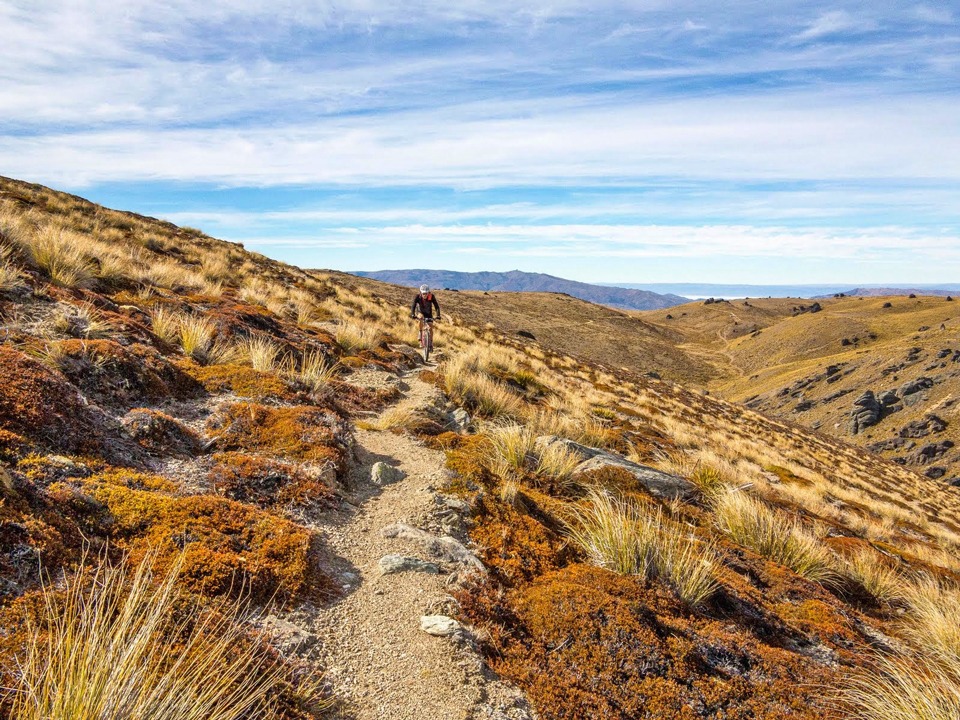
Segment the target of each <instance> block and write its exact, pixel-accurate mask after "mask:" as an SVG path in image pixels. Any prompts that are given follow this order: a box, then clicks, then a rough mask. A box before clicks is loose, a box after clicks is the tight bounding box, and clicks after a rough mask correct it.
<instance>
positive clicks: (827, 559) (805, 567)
mask: <svg viewBox="0 0 960 720" xmlns="http://www.w3.org/2000/svg"><path fill="white" fill-rule="evenodd" d="M713 505H714V513H715V518H716V522H717V525H718V526H719V527H720V529H721V530H723V531H724V532H725V533H726V534H727V535H729V536H730V538H731V539H733V540H734V541H735V542H737V543H739V544H741V545H745V546H746V547H748V548H750V549H752V550H754V551H755V552H757V553H759V554H760V555H763V556H764V557H766V558H768V559H770V560H773V561H774V562H778V563H780V564H781V565H785V566H786V567H788V568H790V569H791V570H793V571H794V572H795V573H797V574H798V575H802V576H803V577H805V578H807V579H809V580H813V581H815V582H819V583H824V584H830V583H833V582H835V581H836V580H837V578H838V573H837V570H836V560H835V559H834V556H833V554H832V553H831V552H830V550H829V549H827V547H826V546H824V545H823V543H821V542H820V540H819V539H818V538H817V537H816V536H814V535H813V534H812V533H810V532H809V531H807V530H806V529H805V528H804V527H803V526H802V525H801V524H800V523H799V522H798V521H797V520H795V519H793V518H790V517H788V516H786V515H784V514H783V513H780V512H778V511H776V510H774V509H773V508H771V507H769V506H768V505H767V504H766V503H764V502H762V501H760V500H757V499H755V498H752V497H750V496H749V495H747V494H746V493H744V492H738V491H730V492H726V493H723V494H721V495H719V496H717V497H716V498H715V499H714V503H713Z"/></svg>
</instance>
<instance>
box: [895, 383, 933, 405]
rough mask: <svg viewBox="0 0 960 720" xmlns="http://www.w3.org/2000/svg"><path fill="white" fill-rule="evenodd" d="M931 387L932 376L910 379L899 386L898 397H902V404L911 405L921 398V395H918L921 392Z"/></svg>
mask: <svg viewBox="0 0 960 720" xmlns="http://www.w3.org/2000/svg"><path fill="white" fill-rule="evenodd" d="M932 387H933V379H932V378H928V377H926V376H924V377H918V378H917V379H916V380H910V381H909V382H906V383H904V384H903V385H901V386H900V397H901V398H903V402H904V404H906V405H913V404H914V403H916V402H918V401H920V400H922V399H923V396H922V395H920V393H921V392H923V391H924V390H927V389H928V388H932Z"/></svg>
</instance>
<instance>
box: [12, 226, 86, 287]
mask: <svg viewBox="0 0 960 720" xmlns="http://www.w3.org/2000/svg"><path fill="white" fill-rule="evenodd" d="M24 237H26V238H28V240H27V245H26V247H25V248H24V249H25V250H26V251H27V252H28V253H29V255H30V259H31V261H32V262H33V264H34V265H35V266H36V267H37V268H38V269H39V270H40V271H41V272H43V273H44V274H45V275H46V276H47V277H48V278H50V282H52V283H54V284H55V285H62V286H64V287H89V286H91V285H92V284H93V281H94V277H95V275H94V274H95V267H94V265H93V263H91V262H90V258H89V257H88V256H87V254H86V252H84V247H83V246H84V244H85V243H84V239H83V237H82V236H80V235H77V234H76V233H72V232H69V231H66V230H63V229H61V228H57V227H54V226H52V225H51V226H47V227H44V228H42V229H40V230H38V231H37V232H36V233H35V234H34V235H32V236H24Z"/></svg>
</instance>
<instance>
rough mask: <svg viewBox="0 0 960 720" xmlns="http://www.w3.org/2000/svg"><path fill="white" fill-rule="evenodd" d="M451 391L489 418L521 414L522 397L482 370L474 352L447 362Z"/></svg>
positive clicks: (447, 383)
mask: <svg viewBox="0 0 960 720" xmlns="http://www.w3.org/2000/svg"><path fill="white" fill-rule="evenodd" d="M443 383H444V388H445V389H446V391H447V394H448V395H449V396H450V397H451V398H452V399H453V400H455V401H457V402H459V403H461V404H462V405H465V406H466V407H467V408H468V409H469V410H471V411H472V412H474V413H476V414H478V415H481V416H483V417H488V418H516V417H519V416H520V414H521V408H522V404H521V401H520V398H519V397H518V396H517V395H516V393H514V392H513V391H511V390H510V389H509V388H508V387H506V386H505V385H504V384H503V383H501V382H498V381H497V380H494V379H493V378H491V377H490V376H489V375H486V374H485V373H484V372H483V370H482V363H481V361H480V360H479V358H478V357H477V356H476V355H474V354H468V353H464V354H461V355H458V356H457V357H455V358H453V359H452V360H450V361H448V362H445V363H444V364H443Z"/></svg>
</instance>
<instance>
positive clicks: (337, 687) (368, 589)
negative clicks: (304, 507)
mask: <svg viewBox="0 0 960 720" xmlns="http://www.w3.org/2000/svg"><path fill="white" fill-rule="evenodd" d="M400 389H401V390H402V392H403V398H402V399H401V402H403V403H407V404H414V405H428V404H434V405H435V404H437V403H443V402H444V399H443V398H442V396H440V394H439V391H437V389H436V388H434V387H432V386H430V385H427V384H426V383H424V382H422V381H421V380H419V379H417V378H416V377H415V376H414V375H409V376H407V377H405V378H403V380H402V382H401V384H400ZM356 441H357V444H356V457H357V461H358V462H357V465H356V469H355V472H354V475H353V478H352V483H351V487H350V488H349V489H348V500H349V501H350V502H349V503H344V508H345V509H344V510H342V511H341V512H340V513H339V514H338V515H337V517H336V518H334V519H333V520H332V521H331V522H330V523H329V524H324V525H323V526H322V527H320V528H319V529H320V530H321V532H322V533H323V535H324V537H325V540H326V543H327V545H328V549H329V553H328V555H327V557H326V558H325V560H324V564H325V565H326V566H327V567H326V570H327V571H328V572H329V573H330V574H331V575H332V576H333V577H335V578H337V579H338V582H340V583H341V586H342V589H343V595H342V597H340V598H339V599H337V600H336V601H334V602H332V603H331V604H329V605H328V606H326V607H323V608H319V609H316V610H315V611H314V612H312V613H309V614H304V615H303V616H301V617H299V618H295V619H294V618H291V619H293V620H294V621H295V623H296V625H298V626H300V627H301V628H304V629H305V630H309V633H310V634H311V635H312V636H313V637H315V638H316V643H317V645H316V647H315V648H314V650H313V652H312V653H311V654H312V655H313V656H314V657H315V658H316V659H317V660H318V661H319V662H320V663H321V664H322V665H323V666H324V667H325V668H326V672H327V678H328V680H329V681H330V684H331V686H332V687H333V689H334V692H335V694H336V695H337V698H338V701H339V702H340V704H341V708H340V710H339V713H340V714H339V717H340V718H350V719H352V720H373V719H374V718H377V719H390V720H460V719H464V720H472V719H474V718H477V719H479V718H490V719H493V718H496V719H502V720H507V719H516V720H521V719H526V718H532V717H533V714H532V713H531V712H530V710H529V709H528V708H527V705H526V702H525V700H524V699H523V696H522V694H521V693H520V692H519V691H518V690H516V689H515V688H512V687H509V686H507V685H505V684H504V683H502V682H500V681H499V680H497V679H496V678H495V677H493V676H492V674H491V673H490V672H489V671H488V670H487V669H486V668H485V666H484V664H483V662H482V660H481V658H480V657H479V655H478V654H477V652H476V651H475V649H474V647H473V642H472V640H471V636H470V634H469V632H468V631H466V630H464V632H463V633H457V634H456V635H455V636H454V637H434V636H431V635H428V634H427V633H425V632H424V631H423V630H421V628H420V622H421V616H424V615H447V614H453V613H454V611H455V603H454V601H453V600H452V598H451V597H450V595H449V589H448V587H447V583H448V582H450V580H451V576H450V575H449V574H447V572H441V573H440V574H429V573H426V572H413V571H407V572H401V573H394V574H387V575H384V574H383V573H382V571H381V567H380V559H381V558H383V557H384V556H385V555H390V554H399V555H403V556H411V557H416V558H419V559H421V560H424V561H432V562H437V563H438V564H439V565H440V567H441V568H442V570H443V571H456V570H458V569H462V568H458V567H456V566H455V564H451V563H449V562H447V563H444V562H443V559H442V558H437V557H432V556H431V553H430V551H429V547H428V546H427V545H424V543H423V542H418V541H416V540H409V539H401V538H398V537H386V536H385V535H384V533H383V530H384V528H387V527H389V526H392V525H395V524H396V523H404V524H406V525H408V526H411V527H417V528H422V529H425V530H426V531H427V532H429V533H431V534H432V535H435V536H441V535H444V534H445V531H449V532H453V533H456V532H457V531H456V529H455V526H456V525H457V524H458V523H459V524H460V526H461V527H462V523H463V520H462V518H459V517H454V516H455V515H456V513H454V512H453V511H451V509H450V505H449V504H448V502H450V503H452V504H453V505H456V504H457V501H456V500H450V501H448V500H447V499H446V498H445V496H443V495H442V494H440V493H439V492H438V491H439V490H440V489H441V488H442V487H443V486H444V484H445V482H446V480H447V471H446V470H445V469H444V455H443V453H442V452H439V451H435V450H430V449H428V448H426V447H424V446H423V445H422V444H421V443H420V442H419V441H417V440H416V439H414V438H412V437H410V436H409V435H403V434H396V433H392V432H389V431H373V430H357V431H356ZM378 461H383V462H386V463H388V464H389V465H391V466H394V467H397V468H399V469H400V470H401V471H403V473H404V474H405V477H404V478H403V479H402V480H400V481H398V482H395V483H393V484H390V485H387V486H385V487H383V488H381V487H379V486H377V485H375V484H373V483H372V482H371V480H370V469H371V467H372V465H373V464H374V463H376V462H378ZM461 537H462V535H461Z"/></svg>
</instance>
